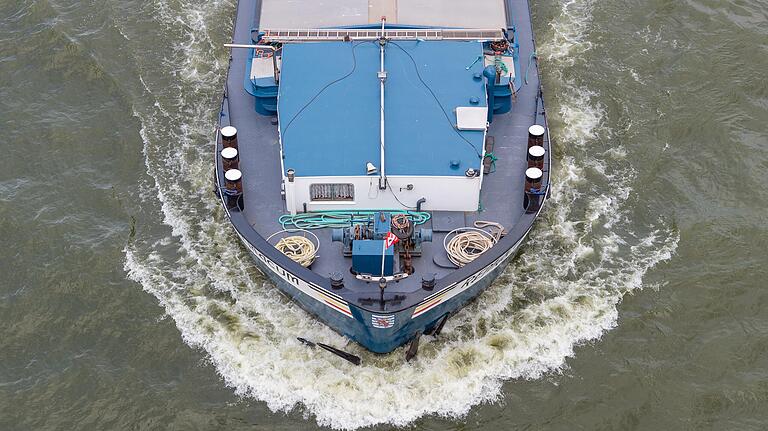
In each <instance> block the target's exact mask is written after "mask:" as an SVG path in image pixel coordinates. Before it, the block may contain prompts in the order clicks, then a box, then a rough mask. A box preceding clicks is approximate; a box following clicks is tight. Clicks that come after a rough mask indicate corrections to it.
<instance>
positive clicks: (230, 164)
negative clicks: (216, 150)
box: [221, 147, 240, 172]
mask: <svg viewBox="0 0 768 431" xmlns="http://www.w3.org/2000/svg"><path fill="white" fill-rule="evenodd" d="M221 164H222V166H223V167H224V172H227V171H229V170H232V169H240V156H239V155H238V152H237V150H236V149H235V148H233V147H227V148H224V149H223V150H221Z"/></svg>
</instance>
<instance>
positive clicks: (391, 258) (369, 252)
mask: <svg viewBox="0 0 768 431" xmlns="http://www.w3.org/2000/svg"><path fill="white" fill-rule="evenodd" d="M382 256H383V257H384V274H383V275H384V276H387V277H388V276H391V275H392V274H394V269H395V255H394V248H393V247H387V248H386V249H385V248H384V241H383V240H379V239H358V240H355V241H352V269H354V270H355V272H356V273H358V274H370V275H373V276H376V277H378V276H381V275H382V274H381V259H382Z"/></svg>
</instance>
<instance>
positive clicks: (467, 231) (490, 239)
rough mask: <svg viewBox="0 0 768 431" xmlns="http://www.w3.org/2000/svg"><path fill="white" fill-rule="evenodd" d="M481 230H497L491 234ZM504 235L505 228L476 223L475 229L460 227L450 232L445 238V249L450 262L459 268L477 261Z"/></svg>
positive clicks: (493, 223) (489, 223)
mask: <svg viewBox="0 0 768 431" xmlns="http://www.w3.org/2000/svg"><path fill="white" fill-rule="evenodd" d="M480 228H495V232H493V233H489V232H488V231H486V230H483V229H480ZM503 233H504V226H502V225H501V224H499V223H495V222H489V221H476V222H475V227H460V228H458V229H454V230H452V231H450V232H448V235H446V236H445V238H443V247H444V248H445V251H446V253H447V254H448V260H450V261H451V263H453V264H454V265H456V266H458V267H459V268H461V267H463V266H464V265H467V264H469V263H471V262H472V261H474V260H475V259H477V258H478V257H479V256H480V255H482V254H483V253H485V252H486V251H488V250H490V249H491V247H493V246H494V245H496V243H497V242H498V241H499V239H500V238H501V236H502V235H503Z"/></svg>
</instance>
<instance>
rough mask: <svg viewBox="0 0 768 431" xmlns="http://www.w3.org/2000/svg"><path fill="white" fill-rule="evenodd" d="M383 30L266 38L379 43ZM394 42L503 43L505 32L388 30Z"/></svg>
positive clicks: (268, 34) (276, 33)
mask: <svg viewBox="0 0 768 431" xmlns="http://www.w3.org/2000/svg"><path fill="white" fill-rule="evenodd" d="M381 34H382V31H381V30H372V29H276V30H264V36H263V38H264V39H265V40H267V41H269V42H319V41H342V40H376V39H379V38H380V37H381ZM384 36H385V37H386V38H387V39H392V40H481V41H493V40H503V39H504V33H503V32H502V31H501V30H493V29H428V30H402V29H400V30H384Z"/></svg>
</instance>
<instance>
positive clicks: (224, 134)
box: [221, 126, 237, 149]
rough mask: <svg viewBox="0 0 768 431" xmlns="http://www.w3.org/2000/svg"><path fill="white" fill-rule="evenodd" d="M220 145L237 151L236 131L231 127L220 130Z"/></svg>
mask: <svg viewBox="0 0 768 431" xmlns="http://www.w3.org/2000/svg"><path fill="white" fill-rule="evenodd" d="M221 144H222V145H223V146H224V148H234V149H237V129H235V128H234V127H233V126H225V127H222V128H221Z"/></svg>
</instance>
